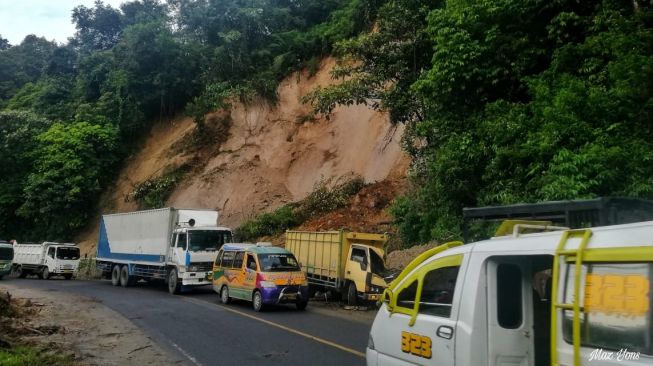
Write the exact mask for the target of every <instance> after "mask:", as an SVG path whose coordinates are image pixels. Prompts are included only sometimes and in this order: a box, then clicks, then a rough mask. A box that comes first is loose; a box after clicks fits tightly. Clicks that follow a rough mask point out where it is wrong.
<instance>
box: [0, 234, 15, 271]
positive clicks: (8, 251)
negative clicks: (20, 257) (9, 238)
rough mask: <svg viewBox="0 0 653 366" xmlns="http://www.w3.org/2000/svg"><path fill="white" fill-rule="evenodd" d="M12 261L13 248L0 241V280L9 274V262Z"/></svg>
mask: <svg viewBox="0 0 653 366" xmlns="http://www.w3.org/2000/svg"><path fill="white" fill-rule="evenodd" d="M13 259H14V246H13V245H11V244H9V243H8V242H6V241H4V240H0V280H1V279H2V277H3V276H6V275H8V274H9V273H11V262H12V260H13Z"/></svg>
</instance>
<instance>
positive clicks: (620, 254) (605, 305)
mask: <svg viewBox="0 0 653 366" xmlns="http://www.w3.org/2000/svg"><path fill="white" fill-rule="evenodd" d="M516 224H517V228H516V229H515V230H514V233H515V234H513V235H511V236H505V237H496V238H493V239H491V240H486V241H481V242H477V243H473V244H469V245H461V244H462V243H460V242H454V243H449V244H446V245H443V246H440V247H437V248H434V249H432V250H430V251H428V252H426V253H424V254H422V255H421V256H419V257H418V258H416V259H415V260H414V261H413V262H411V263H410V264H409V266H408V267H407V268H406V269H405V270H404V271H403V272H402V273H401V274H400V275H399V277H397V279H395V281H393V283H392V284H391V285H390V287H389V288H388V290H386V292H385V293H384V296H383V298H382V301H383V303H382V305H381V308H380V310H379V312H378V314H377V316H376V319H375V320H374V324H373V325H372V329H371V332H370V337H369V342H368V347H367V365H369V366H372V365H414V364H419V365H437V366H454V365H460V366H463V365H464V366H479V365H488V366H508V365H510V366H517V365H519V366H527V365H528V366H531V365H535V366H544V365H547V366H548V365H566V366H571V365H574V366H578V365H592V366H605V365H631V366H633V365H653V307H652V306H651V303H652V302H653V291H652V288H651V283H652V278H653V222H645V223H637V224H629V225H618V226H608V227H598V228H592V229H580V230H563V231H554V232H543V233H536V234H520V233H519V228H518V226H519V223H516ZM531 229H532V227H531Z"/></svg>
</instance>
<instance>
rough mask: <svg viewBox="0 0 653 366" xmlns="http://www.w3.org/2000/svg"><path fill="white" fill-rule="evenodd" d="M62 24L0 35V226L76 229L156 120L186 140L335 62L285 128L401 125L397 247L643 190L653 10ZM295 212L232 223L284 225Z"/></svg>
mask: <svg viewBox="0 0 653 366" xmlns="http://www.w3.org/2000/svg"><path fill="white" fill-rule="evenodd" d="M72 19H73V22H74V23H75V26H76V29H77V32H76V34H75V36H74V37H72V38H71V39H70V40H69V42H68V43H66V44H63V45H58V44H55V43H53V42H49V41H47V40H45V39H43V38H38V37H35V36H27V37H26V38H25V39H24V40H23V41H22V42H21V43H20V44H18V45H10V44H8V42H6V41H5V40H2V38H1V37H0V177H1V178H0V180H1V184H0V232H11V233H14V234H15V236H16V238H17V239H19V240H23V239H24V240H34V241H37V240H40V239H43V238H46V237H47V238H48V239H50V240H57V239H65V238H67V237H70V236H71V235H73V234H74V233H76V232H78V231H79V230H80V229H81V228H82V227H83V226H84V225H85V224H86V223H87V222H88V220H89V219H90V216H89V215H90V213H91V212H94V210H93V208H94V207H95V205H97V199H98V197H99V194H100V192H101V191H102V190H103V189H105V188H106V187H107V186H108V185H109V184H111V182H112V181H113V179H114V178H115V174H116V171H117V168H118V167H119V166H120V163H121V161H123V159H124V158H125V157H126V156H128V154H129V153H130V152H131V151H133V149H135V148H136V146H137V142H138V141H139V139H140V138H141V137H142V135H143V133H144V132H145V131H147V130H148V129H149V128H150V127H151V125H152V124H153V123H154V122H156V121H160V120H166V119H168V118H170V117H172V116H174V115H177V114H180V113H185V114H186V115H188V116H191V117H192V118H193V119H194V121H195V122H196V124H197V128H198V131H201V130H202V129H203V128H205V126H206V125H208V123H207V121H206V120H205V115H206V112H208V111H211V110H214V109H216V108H217V109H219V108H224V107H227V106H228V101H229V100H230V99H231V98H237V99H240V100H242V101H245V102H247V101H250V100H252V98H253V97H255V96H258V97H264V98H266V99H267V100H268V101H270V102H272V103H274V102H275V100H276V98H277V96H276V88H277V86H278V83H279V81H280V80H281V79H282V78H283V77H284V76H286V75H288V74H289V73H291V72H293V71H296V70H299V69H307V70H310V71H313V72H314V71H315V70H316V67H317V65H318V64H319V60H320V58H322V57H325V56H328V55H332V54H335V55H336V56H337V57H338V58H339V60H340V62H339V65H338V67H337V68H336V69H335V70H334V72H333V76H334V78H337V79H338V80H341V81H342V83H340V84H337V85H334V86H331V87H326V88H319V89H317V90H314V91H312V92H310V93H308V94H307V95H306V96H305V97H304V101H305V102H306V103H310V104H311V105H312V106H313V111H314V113H313V115H307V116H297V117H298V119H299V120H306V121H308V120H312V119H314V118H315V117H318V116H328V115H329V113H330V112H331V111H333V109H334V108H335V107H336V106H338V105H351V104H367V105H369V106H370V107H372V108H375V109H377V110H381V111H386V112H388V113H389V116H390V119H391V121H392V122H394V123H403V124H406V127H407V128H406V132H405V135H404V144H403V145H404V148H405V150H406V151H407V152H408V154H409V155H410V156H411V158H412V166H411V170H410V173H409V175H410V178H411V182H412V187H411V188H410V190H409V191H408V193H406V194H405V195H403V196H402V197H399V198H398V199H397V200H396V201H395V203H394V204H393V206H392V209H391V211H392V214H393V215H394V222H395V224H396V225H397V227H398V229H399V232H400V234H401V237H402V239H403V241H404V243H405V245H413V244H418V243H426V242H429V241H431V240H448V239H454V238H459V237H460V235H461V222H462V220H461V209H462V208H463V207H465V206H480V205H496V204H510V203H517V202H536V201H543V200H556V199H577V198H590V197H597V196H607V195H619V196H631V197H640V198H653V178H651V177H653V164H651V160H653V142H652V141H653V129H652V128H651V116H653V47H651V45H652V44H653V5H652V4H651V2H650V1H644V0H628V1H604V0H592V1H581V2H579V1H575V0H553V1H543V0H526V1H523V0H522V1H517V0H501V1H489V0H473V1H468V0H439V1H426V0H329V1H318V0H300V1H276V0H274V1H273V0H255V1H249V0H248V1H245V0H236V1H228V2H227V1H215V0H207V1H191V0H167V1H165V2H161V1H154V0H142V1H131V2H126V3H124V4H123V5H121V7H120V9H115V8H112V7H110V6H108V5H104V4H102V3H101V2H98V3H96V5H95V6H93V7H84V6H79V7H77V8H75V10H74V11H73V14H72ZM225 133H226V132H225ZM199 136H201V134H200V135H199ZM158 183H161V184H159V185H157V184H153V185H152V187H153V188H151V187H150V188H148V189H149V191H148V192H150V194H152V196H147V195H144V196H143V197H149V198H147V199H145V198H144V200H143V204H144V206H145V207H150V206H158V205H160V204H161V203H162V202H163V201H164V200H165V197H166V192H167V191H168V190H169V189H170V185H167V183H166V184H163V183H165V182H163V181H162V182H158ZM300 206H301V205H299V204H295V205H288V206H284V207H282V208H280V209H279V210H277V211H275V212H273V213H268V214H265V215H262V216H260V217H257V218H255V219H253V220H251V221H250V222H248V223H246V224H245V225H243V226H242V227H241V228H240V229H239V231H241V232H242V233H243V234H244V235H245V236H246V237H253V236H258V235H259V234H263V235H266V234H269V233H275V232H279V231H283V230H284V228H286V227H288V226H289V225H296V223H297V222H299V221H301V220H305V217H304V215H306V213H305V212H302V211H301V209H300V208H299V207H300ZM309 211H310V210H309ZM62 213H65V214H63V215H62ZM35 228H36V229H35Z"/></svg>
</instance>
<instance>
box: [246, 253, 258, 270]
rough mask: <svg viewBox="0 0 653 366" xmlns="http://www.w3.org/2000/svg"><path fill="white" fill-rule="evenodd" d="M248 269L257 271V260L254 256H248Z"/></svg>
mask: <svg viewBox="0 0 653 366" xmlns="http://www.w3.org/2000/svg"><path fill="white" fill-rule="evenodd" d="M247 268H249V269H253V270H255V271H256V260H255V259H254V256H253V255H251V254H248V255H247Z"/></svg>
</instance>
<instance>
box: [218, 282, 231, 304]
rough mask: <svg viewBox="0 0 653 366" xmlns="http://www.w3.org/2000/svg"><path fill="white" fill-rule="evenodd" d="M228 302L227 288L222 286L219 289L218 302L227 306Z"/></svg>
mask: <svg viewBox="0 0 653 366" xmlns="http://www.w3.org/2000/svg"><path fill="white" fill-rule="evenodd" d="M229 300H231V299H230V298H229V287H227V285H224V286H222V288H221V289H220V301H222V303H223V304H228V303H229Z"/></svg>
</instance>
